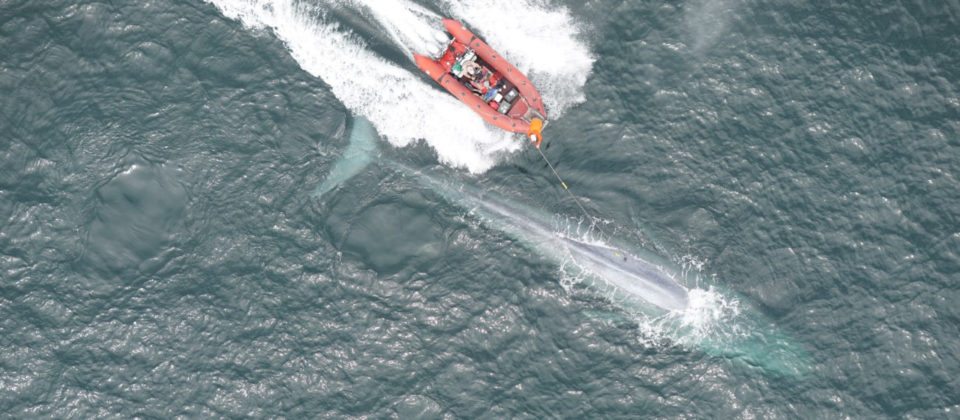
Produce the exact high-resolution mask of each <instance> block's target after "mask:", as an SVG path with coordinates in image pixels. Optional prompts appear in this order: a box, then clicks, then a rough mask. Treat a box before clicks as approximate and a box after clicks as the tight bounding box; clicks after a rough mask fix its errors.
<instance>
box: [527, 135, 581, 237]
mask: <svg viewBox="0 0 960 420" xmlns="http://www.w3.org/2000/svg"><path fill="white" fill-rule="evenodd" d="M535 149H537V151H538V152H540V156H542V157H543V161H544V162H547V166H549V167H550V170H551V171H553V175H554V176H556V177H557V181H560V185H562V186H563V190H564V191H566V192H567V194H569V195H570V198H572V199H573V202H574V203H577V207H580V211H582V212H583V215H584V216H585V217H586V218H587V219H589V220H590V226H593V225H594V223H596V219H594V218H593V217H591V216H590V213H587V209H585V208H584V207H583V204H580V199H579V198H577V196H575V195H573V192H571V191H570V188H567V183H566V182H563V178H560V174H559V173H557V169H556V168H554V167H553V164H552V163H550V159H547V155H545V154H543V150H540V147H536V148H535Z"/></svg>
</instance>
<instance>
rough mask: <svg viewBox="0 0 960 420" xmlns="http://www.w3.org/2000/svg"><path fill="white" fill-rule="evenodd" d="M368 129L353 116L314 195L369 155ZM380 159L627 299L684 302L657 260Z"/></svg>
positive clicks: (679, 305)
mask: <svg viewBox="0 0 960 420" xmlns="http://www.w3.org/2000/svg"><path fill="white" fill-rule="evenodd" d="M374 133H375V132H374V130H373V129H372V127H370V125H369V123H368V122H366V121H365V120H364V119H362V118H357V119H356V120H354V122H353V129H352V131H351V133H350V145H349V146H347V149H346V151H345V152H344V153H343V157H342V159H341V160H340V161H338V162H337V164H336V165H334V168H333V170H332V171H331V172H330V175H329V176H328V177H327V179H326V180H325V181H324V182H323V184H321V186H320V187H319V188H317V190H316V192H315V195H316V196H322V195H323V194H326V193H327V192H329V191H331V190H333V189H334V188H336V187H337V186H338V185H340V184H341V183H343V182H344V181H346V180H348V179H350V178H351V177H353V176H354V175H356V174H357V173H359V172H360V171H361V170H363V168H364V167H366V165H367V164H369V163H371V162H372V161H373V155H374V153H375V151H376V146H375V144H374V140H373V139H374V137H375V135H374ZM384 163H385V164H386V165H387V166H389V167H391V168H393V169H395V170H397V171H398V172H400V173H402V174H404V175H406V176H410V177H413V178H415V179H416V180H417V181H418V182H419V183H421V184H423V185H426V186H428V187H430V188H431V189H432V190H434V191H435V192H437V193H439V194H440V195H441V196H443V197H444V198H445V199H447V200H448V201H450V202H451V203H453V204H456V205H458V206H461V207H464V208H466V209H468V210H471V211H473V212H474V213H475V214H477V215H478V216H480V217H481V219H482V220H483V222H484V223H486V224H488V225H491V227H494V228H497V229H499V230H502V231H505V232H507V233H508V234H510V235H511V236H513V237H515V238H517V239H519V240H520V241H521V242H522V243H524V244H526V245H527V246H528V247H530V248H532V249H533V250H535V251H537V252H538V253H540V254H542V255H544V256H547V257H550V259H552V260H553V261H554V262H556V263H557V264H566V263H568V262H573V263H574V264H575V265H576V266H577V267H578V268H579V269H580V270H581V271H582V272H583V273H585V274H588V275H590V276H592V277H594V278H596V279H599V280H600V281H601V282H602V283H603V284H604V285H607V286H610V287H613V288H615V289H617V290H619V291H621V292H623V293H622V294H623V295H625V296H629V297H630V298H631V300H635V301H640V302H646V303H648V304H650V305H652V306H654V307H656V308H659V309H661V310H666V311H675V310H682V309H685V308H686V307H687V305H688V300H689V299H688V296H687V289H686V288H684V287H683V286H682V285H680V284H679V283H678V282H677V281H676V280H674V278H673V277H672V276H671V275H670V274H668V273H667V272H666V271H664V269H663V268H661V267H660V266H659V265H656V264H653V263H651V262H649V261H646V260H644V259H642V258H638V257H636V256H634V255H630V254H628V253H626V252H624V251H622V250H618V249H615V248H612V247H609V246H605V245H601V244H593V243H588V242H584V241H581V240H578V239H574V238H570V237H568V236H565V235H562V234H559V233H557V232H556V231H554V229H552V228H551V227H550V226H547V225H546V224H544V223H543V221H542V220H550V218H549V216H543V217H536V218H534V217H530V216H529V215H531V214H537V213H540V212H538V211H536V210H535V209H531V208H529V207H526V206H523V205H522V204H519V203H515V202H511V201H507V200H505V199H503V198H501V197H498V196H496V195H494V194H491V193H489V192H485V191H482V190H479V189H477V188H473V187H470V186H469V185H463V184H458V185H455V184H453V183H451V182H449V181H445V180H441V179H438V178H436V177H434V176H432V175H430V174H428V173H426V172H423V171H420V170H416V169H412V168H409V167H407V166H405V165H403V164H400V163H397V162H389V161H388V162H384Z"/></svg>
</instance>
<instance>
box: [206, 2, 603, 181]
mask: <svg viewBox="0 0 960 420" xmlns="http://www.w3.org/2000/svg"><path fill="white" fill-rule="evenodd" d="M208 1H210V2H211V3H212V4H214V5H215V6H216V7H217V8H218V9H219V10H220V11H221V12H222V13H223V14H224V15H225V16H227V17H228V18H232V19H237V20H239V21H240V22H242V23H243V24H244V25H245V26H247V27H249V28H253V29H256V30H265V31H269V32H270V33H272V34H273V36H276V37H277V38H279V39H280V40H282V41H283V42H284V44H285V45H286V46H287V48H288V49H289V50H290V54H291V56H292V57H293V58H294V59H295V60H296V61H297V62H298V63H299V64H300V67H301V68H303V69H304V70H305V71H307V72H308V73H310V74H312V75H314V76H316V77H319V78H320V79H322V80H323V81H324V82H326V83H327V84H328V85H330V87H331V89H332V91H333V94H334V95H336V96H337V98H338V99H340V101H341V102H342V103H343V104H344V105H345V106H346V107H347V108H348V109H349V110H350V111H351V112H352V113H354V114H356V115H359V116H362V117H365V118H366V119H367V120H369V121H370V122H371V123H372V124H373V126H374V127H375V128H376V131H377V132H378V133H380V134H381V136H382V137H383V138H385V139H386V140H387V141H389V142H390V143H391V144H392V145H394V146H397V147H403V146H407V145H410V144H412V143H414V142H417V141H421V140H422V141H424V142H425V143H426V144H427V145H429V146H430V147H431V148H433V149H434V150H435V151H436V153H437V157H438V159H439V160H440V161H441V162H443V163H444V164H446V165H450V166H454V167H461V168H466V169H467V170H469V171H471V172H474V173H479V172H483V171H486V170H487V169H489V168H490V167H492V166H493V165H495V164H496V163H497V162H498V161H499V160H500V159H502V158H503V157H505V156H506V155H508V154H509V153H511V152H514V151H517V150H519V149H520V148H521V147H522V146H523V145H524V140H523V139H522V138H521V137H520V136H517V135H513V134H510V133H506V132H503V131H501V130H499V129H497V128H495V127H493V126H490V125H487V124H486V123H485V122H484V121H483V119H482V118H481V117H479V116H477V115H476V114H475V113H474V112H473V111H472V110H470V109H469V108H467V107H464V106H463V105H462V104H460V103H459V102H458V101H457V100H456V99H455V98H453V97H451V96H450V95H449V94H447V93H446V92H443V91H441V90H439V89H436V88H435V87H434V86H431V85H430V84H429V80H426V79H424V78H423V77H422V76H421V75H420V74H418V73H419V72H415V70H414V71H413V72H412V71H411V70H409V69H407V68H404V67H403V66H402V65H401V64H398V63H394V62H391V61H389V60H387V59H385V58H384V57H382V56H379V55H377V54H376V53H375V52H374V51H372V50H371V49H369V48H368V47H367V46H366V44H365V42H364V41H363V39H362V38H360V37H359V36H357V35H356V34H353V33H351V32H350V31H349V30H347V29H345V28H343V27H341V26H340V25H338V24H337V23H336V22H333V21H331V20H330V19H328V12H329V11H331V10H333V9H334V8H344V7H346V8H352V9H354V10H355V11H356V12H357V13H359V14H361V15H363V16H366V17H368V18H370V20H371V21H372V22H375V23H376V24H377V26H379V27H380V28H382V29H383V31H384V32H385V33H387V34H388V35H389V36H390V38H391V39H392V40H393V41H394V42H395V43H396V44H397V47H398V48H400V49H401V50H403V51H404V52H408V53H414V52H415V53H419V54H430V55H432V54H435V53H436V52H437V51H436V50H439V49H440V48H442V47H443V45H444V42H445V36H444V34H443V32H442V23H441V22H440V19H439V17H438V16H437V15H436V14H435V13H433V12H432V11H430V10H428V9H426V8H424V7H423V6H420V5H418V4H416V3H413V2H411V1H409V0H377V1H373V0H326V1H320V2H317V3H308V2H304V1H297V0H208ZM441 8H442V9H445V10H444V11H445V12H447V13H450V14H452V15H453V16H455V17H458V18H460V19H463V20H464V21H465V23H466V24H468V25H471V26H473V25H476V27H477V28H478V29H479V30H480V31H481V32H482V33H483V35H484V36H487V37H488V38H487V40H488V41H489V42H491V44H492V45H496V46H497V48H498V50H500V51H501V53H502V54H503V55H504V56H506V57H507V58H509V59H511V60H512V61H513V63H514V64H515V65H516V66H517V67H518V68H520V69H521V71H529V73H528V74H529V75H530V76H531V79H532V81H533V83H534V84H535V85H536V86H538V87H541V89H540V90H541V94H542V95H543V99H544V102H545V103H546V104H547V106H548V108H549V109H548V112H550V114H551V116H554V117H556V116H558V115H560V113H561V112H562V111H563V110H565V109H567V108H569V107H570V106H572V105H574V104H576V103H578V102H582V101H583V98H584V96H583V93H582V88H583V85H584V83H585V82H586V77H587V75H588V74H589V71H590V68H591V66H592V64H593V58H592V57H591V55H590V53H589V49H588V48H587V46H586V45H585V44H584V43H583V42H582V41H579V40H578V39H579V36H580V35H579V29H578V28H579V27H578V26H577V25H574V24H573V18H572V17H570V16H569V13H568V12H567V11H566V9H563V8H555V7H549V8H548V7H546V5H544V4H543V2H541V1H537V2H534V1H532V0H514V1H500V0H484V1H469V2H464V3H462V4H461V3H458V2H453V1H445V2H444V3H443V4H442V6H441ZM494 9H499V10H500V12H498V13H495V14H490V13H492V12H491V11H492V10H494ZM504 12H506V13H504ZM492 15H496V16H505V15H509V16H507V18H506V20H503V19H499V18H498V20H497V22H492V21H491V20H490V19H488V18H487V17H488V16H492ZM510 16H512V17H510ZM529 16H539V17H542V18H541V19H538V22H537V23H535V24H534V25H533V26H532V27H531V25H530V22H525V21H524V20H523V19H524V17H529Z"/></svg>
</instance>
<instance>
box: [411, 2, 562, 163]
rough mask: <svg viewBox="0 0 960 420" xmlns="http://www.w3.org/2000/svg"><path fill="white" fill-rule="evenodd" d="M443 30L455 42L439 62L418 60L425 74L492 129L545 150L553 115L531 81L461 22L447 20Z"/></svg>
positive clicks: (419, 58)
mask: <svg viewBox="0 0 960 420" xmlns="http://www.w3.org/2000/svg"><path fill="white" fill-rule="evenodd" d="M443 26H445V27H446V28H447V32H449V33H450V35H452V36H453V39H452V40H451V41H450V44H449V45H447V48H446V49H445V50H444V52H443V54H442V55H441V56H440V57H439V58H437V59H432V58H429V57H425V56H422V55H417V54H414V55H413V58H414V59H415V60H416V62H417V66H418V67H420V70H423V72H424V73H426V74H427V76H430V78H431V79H433V80H434V81H435V82H437V83H439V84H440V86H443V87H444V88H445V89H447V91H448V92H450V93H452V94H453V96H455V97H457V99H460V101H461V102H463V103H465V104H467V106H469V107H470V108H472V109H473V110H474V111H476V112H477V114H480V116H481V117H483V119H485V120H487V122H489V123H490V124H493V125H495V126H497V127H500V128H502V129H504V130H507V131H512V132H515V133H525V134H526V135H527V137H529V138H530V140H532V141H533V142H534V143H535V144H536V145H537V147H539V146H540V142H541V141H542V140H543V136H542V135H541V134H540V131H541V130H542V129H543V126H544V125H546V117H547V111H546V110H545V109H544V108H543V100H542V99H541V98H540V93H539V92H537V89H536V88H534V87H533V83H530V79H527V76H524V75H523V73H521V72H520V70H517V68H516V67H514V66H513V65H512V64H510V63H508V62H507V60H504V59H503V57H501V56H500V55H499V54H497V52H496V51H494V50H493V49H492V48H490V46H489V45H487V43H486V42H483V40H482V39H480V38H477V36H476V35H474V34H473V33H472V32H470V31H469V30H468V29H467V28H466V27H465V26H463V25H462V24H460V22H457V21H455V20H453V19H443Z"/></svg>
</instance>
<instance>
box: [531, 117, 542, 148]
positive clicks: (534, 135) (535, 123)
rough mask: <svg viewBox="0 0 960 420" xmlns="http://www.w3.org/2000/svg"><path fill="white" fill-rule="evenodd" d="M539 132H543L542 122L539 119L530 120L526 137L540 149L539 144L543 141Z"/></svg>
mask: <svg viewBox="0 0 960 420" xmlns="http://www.w3.org/2000/svg"><path fill="white" fill-rule="evenodd" d="M541 130H543V120H541V119H539V118H534V119H532V120H530V127H529V128H527V137H528V138H530V141H532V142H533V144H534V146H537V147H540V142H542V141H543V134H541V133H540V131H541Z"/></svg>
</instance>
